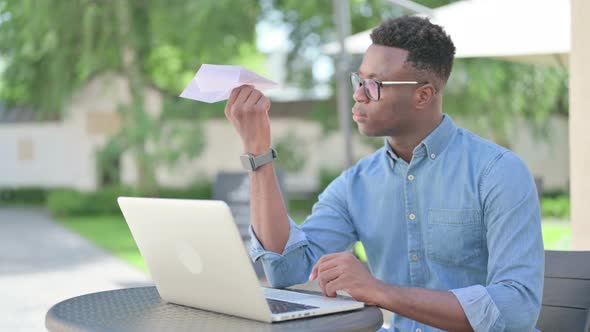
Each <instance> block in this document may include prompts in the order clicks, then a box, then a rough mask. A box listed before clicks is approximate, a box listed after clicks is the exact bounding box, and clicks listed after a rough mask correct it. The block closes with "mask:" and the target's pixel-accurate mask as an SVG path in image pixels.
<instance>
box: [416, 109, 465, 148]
mask: <svg viewBox="0 0 590 332" xmlns="http://www.w3.org/2000/svg"><path fill="white" fill-rule="evenodd" d="M456 131H457V126H456V125H455V122H453V119H451V117H450V116H449V115H448V114H443V119H442V121H441V123H440V124H439V125H438V127H436V129H434V130H433V131H432V132H431V133H430V134H429V135H428V136H426V138H425V139H424V140H422V144H424V146H425V147H426V151H427V152H428V157H429V158H430V159H435V158H436V157H437V156H438V155H440V154H441V153H442V152H443V151H444V150H445V148H446V147H447V145H449V142H450V141H451V138H452V137H453V135H454V134H455V132H456Z"/></svg>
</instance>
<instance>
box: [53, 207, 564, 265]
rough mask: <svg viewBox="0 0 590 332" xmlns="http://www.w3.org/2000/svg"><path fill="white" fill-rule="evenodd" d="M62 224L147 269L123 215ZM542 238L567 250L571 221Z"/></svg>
mask: <svg viewBox="0 0 590 332" xmlns="http://www.w3.org/2000/svg"><path fill="white" fill-rule="evenodd" d="M306 216H307V214H306V213H294V214H293V215H292V217H293V219H294V220H295V221H296V222H298V223H299V222H301V221H302V220H304V219H305V217H306ZM60 223H62V224H63V225H65V226H66V227H68V228H70V229H71V230H73V231H75V232H77V233H79V234H80V235H82V236H84V237H85V238H87V239H89V240H90V241H91V242H93V243H95V244H96V245H97V246H99V247H101V248H103V249H105V250H106V251H108V252H111V253H112V254H114V255H115V256H117V257H119V258H121V259H123V260H124V261H126V262H128V263H129V264H131V265H132V266H135V267H137V268H138V269H140V270H143V271H147V267H146V265H145V263H144V261H143V258H142V257H141V255H140V253H139V250H138V249H137V246H136V245H135V241H134V240H133V237H132V236H131V232H130V231H129V228H128V227H127V224H126V223H125V220H123V217H122V216H88V217H70V218H62V219H61V220H60ZM543 241H544V243H545V249H547V250H568V249H569V248H570V243H571V227H570V224H569V223H568V222H560V221H545V222H543ZM355 252H356V254H357V256H359V257H360V258H361V259H365V260H366V255H365V251H364V249H363V247H362V245H361V244H360V242H359V243H357V244H356V246H355Z"/></svg>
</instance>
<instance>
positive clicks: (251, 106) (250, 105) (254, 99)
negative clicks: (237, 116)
mask: <svg viewBox="0 0 590 332" xmlns="http://www.w3.org/2000/svg"><path fill="white" fill-rule="evenodd" d="M261 98H262V92H260V91H258V90H256V89H254V90H252V92H251V93H250V95H249V96H248V99H247V100H246V102H245V103H244V108H245V109H247V110H252V111H254V110H256V107H255V106H256V103H258V101H259V100H260V99H261Z"/></svg>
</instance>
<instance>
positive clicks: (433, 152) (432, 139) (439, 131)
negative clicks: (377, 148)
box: [384, 114, 457, 162]
mask: <svg viewBox="0 0 590 332" xmlns="http://www.w3.org/2000/svg"><path fill="white" fill-rule="evenodd" d="M456 131H457V126H456V125H455V122H454V121H453V119H451V117H450V116H449V115H448V114H443V119H442V121H441V123H440V124H439V125H438V126H437V127H436V128H435V129H434V130H433V131H432V132H431V133H430V134H429V135H428V136H426V138H424V139H423V140H422V142H421V143H420V144H419V145H418V146H416V148H415V149H414V155H420V154H422V153H423V152H422V149H424V148H425V149H426V152H427V154H428V158H429V159H435V158H436V157H438V156H439V155H440V154H441V153H442V152H443V151H444V149H445V148H446V147H447V145H449V142H450V141H451V138H452V137H453V135H454V134H455V132H456ZM384 144H385V153H386V154H387V156H389V158H390V159H391V160H393V161H396V162H397V161H398V160H399V156H398V155H397V154H396V153H395V152H394V151H393V149H392V148H391V146H390V145H389V142H388V141H387V137H385V138H384Z"/></svg>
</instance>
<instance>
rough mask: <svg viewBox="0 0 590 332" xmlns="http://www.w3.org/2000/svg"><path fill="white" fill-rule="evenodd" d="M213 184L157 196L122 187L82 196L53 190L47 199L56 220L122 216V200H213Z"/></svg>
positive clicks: (159, 192) (170, 190)
mask: <svg viewBox="0 0 590 332" xmlns="http://www.w3.org/2000/svg"><path fill="white" fill-rule="evenodd" d="M212 191H213V190H212V188H211V184H210V183H208V182H202V183H197V184H194V185H193V186H191V187H189V188H182V189H177V188H159V189H158V190H157V194H142V193H140V192H139V191H137V190H135V189H133V188H130V187H123V186H110V187H104V188H101V189H99V190H97V191H93V192H81V191H78V190H73V189H60V190H54V191H52V192H51V193H49V195H48V198H47V208H48V209H49V211H50V212H51V213H52V214H53V215H56V216H85V215H105V214H119V213H120V209H119V205H118V203H117V197H119V196H140V197H141V196H143V197H162V198H189V199H210V198H211V197H212Z"/></svg>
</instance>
